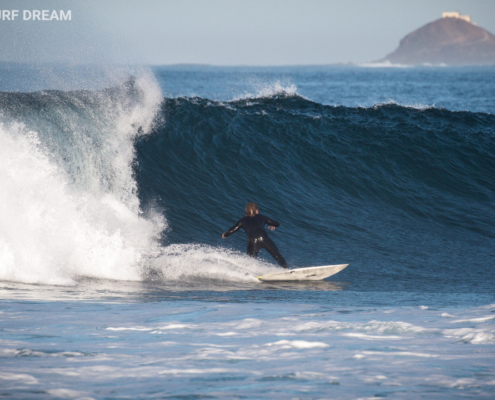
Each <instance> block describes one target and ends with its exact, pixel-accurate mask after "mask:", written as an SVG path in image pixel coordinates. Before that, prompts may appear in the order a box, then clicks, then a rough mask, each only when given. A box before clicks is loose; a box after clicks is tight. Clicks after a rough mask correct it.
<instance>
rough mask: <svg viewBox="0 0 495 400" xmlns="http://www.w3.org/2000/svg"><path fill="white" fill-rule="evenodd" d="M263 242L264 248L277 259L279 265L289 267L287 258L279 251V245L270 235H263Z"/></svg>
mask: <svg viewBox="0 0 495 400" xmlns="http://www.w3.org/2000/svg"><path fill="white" fill-rule="evenodd" d="M261 243H263V248H264V249H266V251H268V253H270V254H271V255H272V257H273V258H274V259H275V260H277V262H278V265H280V266H281V267H282V268H287V262H286V261H285V258H283V257H282V255H281V254H280V251H278V247H277V245H276V244H275V243H273V240H272V239H270V238H269V236H268V235H264V236H263V240H262V241H261Z"/></svg>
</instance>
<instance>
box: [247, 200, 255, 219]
mask: <svg viewBox="0 0 495 400" xmlns="http://www.w3.org/2000/svg"><path fill="white" fill-rule="evenodd" d="M256 211H258V205H257V204H256V203H253V202H251V203H247V206H246V214H245V216H246V217H254V216H255V215H256Z"/></svg>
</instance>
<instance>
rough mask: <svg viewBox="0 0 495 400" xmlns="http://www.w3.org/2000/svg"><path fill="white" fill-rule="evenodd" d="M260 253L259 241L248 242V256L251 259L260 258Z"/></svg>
mask: <svg viewBox="0 0 495 400" xmlns="http://www.w3.org/2000/svg"><path fill="white" fill-rule="evenodd" d="M259 252H260V247H259V245H258V241H257V240H248V245H247V254H248V256H250V257H254V258H256V257H258V253H259Z"/></svg>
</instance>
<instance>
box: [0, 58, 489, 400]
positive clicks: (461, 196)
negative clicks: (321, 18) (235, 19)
mask: <svg viewBox="0 0 495 400" xmlns="http://www.w3.org/2000/svg"><path fill="white" fill-rule="evenodd" d="M493 93H495V69H493V68H365V67H290V68H289V67H284V68H282V67H280V68H240V67H239V68H216V67H208V66H174V67H154V68H152V69H146V68H126V69H121V70H112V69H111V68H107V69H105V70H104V71H99V70H98V68H95V67H84V68H82V67H79V68H65V67H60V66H52V67H49V68H46V67H40V66H24V65H12V64H8V65H7V64H4V65H0V158H1V159H2V163H1V167H0V204H1V205H2V210H4V212H3V213H2V215H0V293H1V299H2V300H1V301H0V321H1V322H0V359H1V361H0V383H1V384H0V397H3V398H27V399H31V398H94V399H100V398H102V399H103V398H104V399H109V398H112V399H114V398H115V399H120V398H182V399H184V398H191V399H193V398H202V397H208V398H237V397H246V398H367V397H391V398H400V397H404V398H421V397H423V398H445V399H451V398H458V397H466V396H467V397H475V396H476V397H488V398H491V397H493V395H494V392H495V389H494V388H495V365H494V363H493V359H494V355H495V354H494V350H495V325H494V321H495V314H494V312H495V290H494V289H495V287H494V282H495V272H494V271H495V269H494V267H495V265H494V261H493V260H494V259H495V229H494V226H495V200H494V199H495V174H494V172H493V171H495V140H494V137H495V131H494V127H495V116H494V114H495V98H494V96H493ZM249 201H256V202H257V203H258V205H259V206H260V211H261V212H262V213H263V214H266V215H269V216H270V217H272V218H274V219H276V220H278V221H280V223H281V226H280V227H279V228H277V229H276V230H275V231H274V232H273V233H270V236H271V237H272V238H273V240H274V241H275V243H276V244H277V246H278V247H279V249H280V251H281V253H282V254H283V255H284V257H285V258H286V259H287V261H288V264H289V266H290V267H294V268H295V267H304V266H313V265H325V264H338V263H349V264H350V265H349V267H347V268H346V269H345V270H344V271H342V272H340V273H339V274H337V275H335V276H333V277H331V278H330V279H328V280H326V281H323V282H313V283H305V282H300V283H271V284H268V283H260V282H259V281H258V280H257V278H256V276H259V275H260V274H263V273H267V272H275V271H277V266H276V263H275V262H274V261H273V260H272V259H271V257H270V256H269V255H268V254H267V253H263V252H262V253H261V258H260V259H259V260H253V259H250V258H248V257H246V256H245V255H244V252H245V246H246V243H245V237H244V235H243V233H237V234H235V235H233V236H231V237H229V238H228V239H226V240H222V239H221V234H222V232H223V231H225V230H226V229H227V228H228V227H230V226H232V225H233V224H234V223H235V222H236V221H237V219H239V218H240V217H241V216H242V214H243V209H244V206H245V204H246V203H247V202H249Z"/></svg>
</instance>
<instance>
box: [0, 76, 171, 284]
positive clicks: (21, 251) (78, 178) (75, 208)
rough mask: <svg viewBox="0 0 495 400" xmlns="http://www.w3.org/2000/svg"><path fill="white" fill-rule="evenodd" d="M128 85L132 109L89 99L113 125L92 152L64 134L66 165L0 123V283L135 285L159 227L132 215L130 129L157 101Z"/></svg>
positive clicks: (19, 130)
mask: <svg viewBox="0 0 495 400" xmlns="http://www.w3.org/2000/svg"><path fill="white" fill-rule="evenodd" d="M140 85H141V86H142V87H141V86H140ZM136 86H137V87H138V89H139V90H141V91H142V92H143V93H144V94H143V96H142V97H143V98H142V99H141V101H139V102H138V103H137V104H135V105H134V106H133V107H130V105H129V104H126V102H125V101H124V104H119V103H118V102H117V105H115V104H113V103H112V104H111V105H108V104H107V103H105V102H110V101H109V100H108V99H106V98H102V99H98V100H97V102H101V103H102V104H100V103H98V104H100V105H101V107H100V111H99V112H101V113H103V114H104V113H105V111H107V112H108V113H109V115H107V116H106V118H108V119H110V120H112V121H114V123H113V125H111V126H110V127H109V126H108V124H107V122H108V121H107V122H105V126H104V127H102V132H101V135H104V139H102V144H101V146H100V147H98V146H97V147H96V148H95V146H92V144H91V143H88V142H91V141H90V140H87V139H88V137H87V136H85V132H84V131H78V127H77V126H74V127H67V128H68V129H69V130H70V134H71V135H72V137H73V140H74V141H75V143H74V145H73V146H72V147H71V148H70V151H72V152H74V153H73V157H72V160H75V161H72V164H71V163H70V162H69V164H64V163H63V161H61V159H62V158H63V157H62V156H60V155H59V154H57V153H51V152H48V150H47V149H46V147H45V146H44V145H42V143H41V141H40V134H39V132H35V131H32V130H29V129H27V128H26V127H25V126H24V125H23V124H22V123H15V122H14V123H12V122H10V123H2V124H0V159H2V163H0V208H1V209H2V210H3V212H2V213H0V280H8V281H17V282H26V283H45V284H63V285H70V284H74V283H75V279H77V277H78V276H90V277H98V278H109V279H119V280H139V279H140V277H141V275H140V270H139V266H140V265H141V264H142V263H143V261H144V258H145V256H146V254H147V252H149V250H150V249H151V248H153V247H154V245H155V241H154V238H155V237H156V236H157V234H158V233H159V232H160V231H161V230H162V228H163V222H164V221H163V220H160V218H154V219H148V220H145V219H144V218H142V217H141V216H140V210H139V201H138V198H137V196H136V190H135V182H134V180H133V177H132V166H131V164H132V161H133V158H134V150H133V137H134V135H136V128H135V127H134V126H135V125H136V124H139V126H141V127H142V128H143V129H149V127H150V124H151V121H152V119H153V117H154V114H155V112H156V110H157V107H158V105H159V101H160V100H159V99H160V95H159V91H158V92H157V89H156V88H155V89H153V82H151V83H150V82H149V81H148V80H147V78H143V79H142V80H138V81H137V82H136ZM150 88H151V89H150ZM99 96H103V95H99ZM93 100H94V99H93ZM95 101H96V100H95ZM80 106H81V107H84V106H83V105H80ZM0 122H1V121H0ZM70 122H71V121H70V120H69V121H68V124H69V125H70ZM70 128H72V129H70ZM96 128H98V125H97V124H96ZM96 128H95V129H96ZM84 146H85V147H84ZM79 153H80V154H79ZM74 162H77V165H74V164H73V163H74ZM76 167H77V168H76ZM75 170H76V171H78V173H77V174H76V175H75V174H74V171H75Z"/></svg>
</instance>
